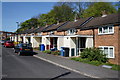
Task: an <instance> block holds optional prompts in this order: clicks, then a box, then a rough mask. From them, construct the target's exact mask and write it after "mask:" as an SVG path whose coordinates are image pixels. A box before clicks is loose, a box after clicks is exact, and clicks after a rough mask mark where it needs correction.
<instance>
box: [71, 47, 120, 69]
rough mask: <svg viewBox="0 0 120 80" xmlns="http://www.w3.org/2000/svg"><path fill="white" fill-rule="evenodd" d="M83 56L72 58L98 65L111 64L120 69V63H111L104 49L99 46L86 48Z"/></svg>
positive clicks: (113, 67)
mask: <svg viewBox="0 0 120 80" xmlns="http://www.w3.org/2000/svg"><path fill="white" fill-rule="evenodd" d="M80 55H81V56H79V57H74V58H70V59H71V60H75V61H79V62H83V63H88V64H92V65H96V66H101V65H106V66H111V67H112V68H111V69H112V70H120V65H116V64H110V63H109V62H108V58H107V57H106V54H104V53H103V51H101V50H99V49H98V48H86V49H85V50H84V51H83V52H81V53H80Z"/></svg>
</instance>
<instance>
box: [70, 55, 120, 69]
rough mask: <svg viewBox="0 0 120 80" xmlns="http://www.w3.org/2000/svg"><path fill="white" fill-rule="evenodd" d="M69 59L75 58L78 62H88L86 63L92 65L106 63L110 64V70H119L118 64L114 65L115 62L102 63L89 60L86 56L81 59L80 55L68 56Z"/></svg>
mask: <svg viewBox="0 0 120 80" xmlns="http://www.w3.org/2000/svg"><path fill="white" fill-rule="evenodd" d="M70 59H71V60H75V61H79V62H83V63H88V64H92V65H96V66H100V65H108V66H112V68H111V69H112V70H117V71H120V65H116V64H110V63H102V62H99V61H89V60H88V59H87V58H85V59H82V58H80V57H74V58H70Z"/></svg>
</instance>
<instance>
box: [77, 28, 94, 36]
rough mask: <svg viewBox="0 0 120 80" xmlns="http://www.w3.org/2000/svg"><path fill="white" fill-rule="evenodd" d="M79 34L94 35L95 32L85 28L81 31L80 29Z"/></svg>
mask: <svg viewBox="0 0 120 80" xmlns="http://www.w3.org/2000/svg"><path fill="white" fill-rule="evenodd" d="M77 34H79V35H92V34H93V32H92V30H84V31H80V30H79V29H78V32H77Z"/></svg>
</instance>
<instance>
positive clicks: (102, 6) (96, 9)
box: [83, 2, 117, 17]
mask: <svg viewBox="0 0 120 80" xmlns="http://www.w3.org/2000/svg"><path fill="white" fill-rule="evenodd" d="M102 11H106V13H107V14H112V13H116V12H117V10H116V9H115V7H114V6H113V5H112V3H108V2H98V3H94V4H93V5H91V6H89V7H88V8H87V9H86V10H85V12H84V13H83V17H90V16H94V17H98V16H101V15H102Z"/></svg>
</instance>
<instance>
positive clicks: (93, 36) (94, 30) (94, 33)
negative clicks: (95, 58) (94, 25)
mask: <svg viewBox="0 0 120 80" xmlns="http://www.w3.org/2000/svg"><path fill="white" fill-rule="evenodd" d="M92 32H93V47H95V30H94V29H92Z"/></svg>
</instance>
